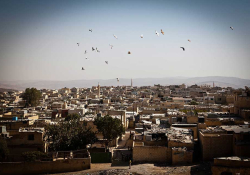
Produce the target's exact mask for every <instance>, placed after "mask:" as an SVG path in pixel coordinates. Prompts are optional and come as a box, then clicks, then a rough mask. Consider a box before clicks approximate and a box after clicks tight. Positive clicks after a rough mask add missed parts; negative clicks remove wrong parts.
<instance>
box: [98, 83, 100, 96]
mask: <svg viewBox="0 0 250 175" xmlns="http://www.w3.org/2000/svg"><path fill="white" fill-rule="evenodd" d="M98 98H99V99H100V85H99V82H98Z"/></svg>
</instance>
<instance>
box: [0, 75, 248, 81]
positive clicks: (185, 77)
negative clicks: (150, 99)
mask: <svg viewBox="0 0 250 175" xmlns="http://www.w3.org/2000/svg"><path fill="white" fill-rule="evenodd" d="M205 77H224V78H238V79H243V80H250V79H247V78H240V77H232V76H200V77H199V76H195V77H187V76H169V77H168V76H165V77H146V78H119V79H120V80H121V79H133V80H136V79H164V78H184V79H189V78H205ZM112 79H116V78H108V79H71V80H70V79H69V80H45V79H42V80H35V79H32V80H24V79H23V80H0V82H13V81H79V80H85V81H91V80H112Z"/></svg>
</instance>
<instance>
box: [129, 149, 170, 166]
mask: <svg viewBox="0 0 250 175" xmlns="http://www.w3.org/2000/svg"><path fill="white" fill-rule="evenodd" d="M171 153H172V150H171V148H167V147H163V146H135V147H134V148H133V162H135V163H139V162H155V163H160V162H164V163H166V162H169V163H170V162H171V161H172V154H171Z"/></svg>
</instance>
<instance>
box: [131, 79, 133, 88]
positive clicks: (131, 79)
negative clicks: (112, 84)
mask: <svg viewBox="0 0 250 175" xmlns="http://www.w3.org/2000/svg"><path fill="white" fill-rule="evenodd" d="M131 87H133V80H132V78H131Z"/></svg>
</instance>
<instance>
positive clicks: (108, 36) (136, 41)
mask: <svg viewBox="0 0 250 175" xmlns="http://www.w3.org/2000/svg"><path fill="white" fill-rule="evenodd" d="M0 24H1V27H0V81H6V80H11V81H12V80H62V81H63V80H79V79H113V78H116V77H119V78H162V77H176V76H184V77H202V76H227V77H239V78H244V79H250V68H249V66H250V1H249V0H241V1H237V0H219V1H218V0H209V1H205V0H185V1H184V0H150V1H149V0H141V1H140V0H131V1H130V0H126V1H125V0H123V1H122V0H116V1H111V0H105V1H104V0H81V1H80V0H70V1H69V0H67V1H66V0H53V1H51V0H43V1H41V0H1V1H0ZM230 26H232V27H233V28H234V30H231V29H230ZM89 29H92V30H93V32H90V31H89ZM161 29H162V30H163V31H164V35H162V34H161V33H160V31H161ZM155 31H158V32H159V33H160V36H157V35H156V34H155ZM114 34H115V35H116V36H117V37H118V39H116V38H114V36H113V35H114ZM141 34H143V36H144V37H143V38H140V35H141ZM188 39H189V40H191V42H189V41H188ZM77 43H80V45H79V46H78V45H77ZM109 44H111V45H113V46H114V47H113V49H111V48H110V46H109ZM92 47H94V48H96V47H97V48H98V50H100V53H97V52H95V51H91V48H92ZM180 47H184V48H185V51H183V50H182V49H181V48H180ZM85 50H87V54H84V51H85ZM128 51H130V52H131V54H128ZM86 57H87V58H88V59H85V58H86ZM105 61H108V64H105ZM82 67H84V69H85V70H81V69H82Z"/></svg>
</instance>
